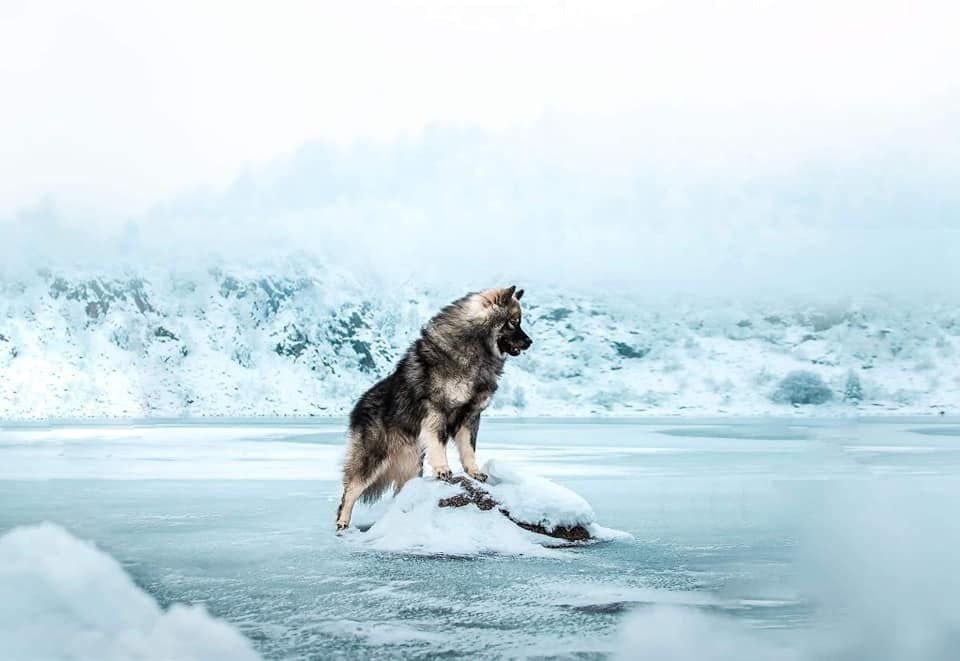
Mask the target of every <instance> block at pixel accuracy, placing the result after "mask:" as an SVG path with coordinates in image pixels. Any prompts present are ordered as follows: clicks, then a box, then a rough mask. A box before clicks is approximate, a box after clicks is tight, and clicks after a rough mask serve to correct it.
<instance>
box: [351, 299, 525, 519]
mask: <svg viewBox="0 0 960 661" xmlns="http://www.w3.org/2000/svg"><path fill="white" fill-rule="evenodd" d="M522 296H523V290H522V289H521V290H519V291H517V289H516V287H508V288H504V289H488V290H486V291H482V292H478V293H473V294H468V295H467V296H464V297H463V298H461V299H460V300H458V301H454V302H453V303H451V304H450V305H448V306H447V307H445V308H444V309H443V310H441V311H440V313H439V314H438V315H437V316H435V317H434V318H433V319H431V320H430V322H429V323H427V325H426V326H425V327H424V328H423V330H422V332H421V334H420V337H419V338H418V339H417V340H416V342H414V343H413V345H412V346H411V347H410V348H409V349H407V352H406V353H405V354H404V356H403V358H401V359H400V362H399V363H398V364H397V367H396V369H395V370H394V371H393V373H392V374H390V375H389V376H387V377H386V378H385V379H383V380H382V381H380V382H378V383H377V384H376V385H374V386H373V387H372V388H370V390H368V391H367V392H366V393H364V394H363V396H362V397H361V398H360V400H359V401H358V402H357V404H356V406H355V407H354V409H353V412H352V413H351V414H350V433H349V438H348V441H347V443H348V445H347V456H346V461H345V463H344V467H343V497H342V498H341V500H340V509H339V510H338V511H337V529H338V530H342V529H344V528H346V527H347V526H349V525H350V516H351V513H352V511H353V506H354V504H355V503H356V502H357V500H358V499H360V498H362V499H363V500H364V501H365V502H367V501H372V500H376V499H377V498H379V497H380V496H381V495H382V494H383V492H384V491H386V490H387V489H388V488H390V487H391V486H392V487H393V489H394V490H397V491H398V490H399V489H400V488H401V487H402V486H403V485H404V484H405V483H406V482H407V480H409V479H411V478H413V477H415V476H418V475H423V457H424V454H426V457H427V460H428V461H429V462H430V465H431V466H432V468H433V472H434V475H435V476H436V477H438V478H440V479H447V478H449V477H450V475H451V473H450V468H449V466H448V465H447V441H448V440H449V439H450V438H453V439H454V443H455V444H456V446H457V451H458V452H459V454H460V463H461V464H462V465H463V469H464V470H465V471H466V472H467V473H469V474H470V475H471V476H472V477H474V478H477V479H479V480H485V479H486V477H487V476H486V475H484V474H483V473H482V472H480V469H479V468H478V467H477V460H476V456H475V450H476V446H477V429H478V428H479V426H480V414H481V413H482V412H483V410H484V409H485V408H486V407H487V405H488V404H489V403H490V399H491V397H492V396H493V393H494V391H496V389H497V379H498V378H499V376H500V374H501V373H502V372H503V365H504V362H505V361H506V357H507V355H512V356H518V355H520V352H521V351H523V350H525V349H527V348H529V347H530V345H531V343H532V340H531V339H530V338H529V337H528V336H527V334H526V333H524V332H523V330H522V329H521V328H520V323H521V309H520V298H521V297H522Z"/></svg>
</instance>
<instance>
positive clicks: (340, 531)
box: [337, 521, 350, 535]
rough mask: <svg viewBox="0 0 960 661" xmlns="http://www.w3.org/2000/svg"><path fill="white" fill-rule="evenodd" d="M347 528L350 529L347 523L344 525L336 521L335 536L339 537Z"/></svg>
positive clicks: (342, 522)
mask: <svg viewBox="0 0 960 661" xmlns="http://www.w3.org/2000/svg"><path fill="white" fill-rule="evenodd" d="M349 527H350V524H349V523H346V522H344V521H337V534H338V535H339V534H340V533H342V532H343V531H344V530H346V529H347V528H349Z"/></svg>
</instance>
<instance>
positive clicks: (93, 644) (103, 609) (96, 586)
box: [0, 523, 260, 661]
mask: <svg viewBox="0 0 960 661" xmlns="http://www.w3.org/2000/svg"><path fill="white" fill-rule="evenodd" d="M0 657H2V658H5V659H34V660H41V659H98V660H100V661H110V660H113V659H117V660H120V659H123V660H138V661H139V660H143V661H148V660H151V659H156V660H158V661H159V660H166V659H179V660H183V661H189V660H193V659H196V660H197V661H209V660H217V659H223V660H230V661H246V660H248V659H249V660H253V659H259V658H260V657H259V655H258V654H257V653H256V652H255V651H254V650H253V647H252V646H251V645H250V642H249V641H248V640H247V639H246V638H244V637H243V636H242V635H241V634H240V633H239V632H238V631H237V630H236V629H234V628H233V627H232V626H230V625H228V624H226V623H225V622H222V621H220V620H217V619H215V618H213V617H211V616H210V615H208V614H207V612H206V610H205V609H204V608H203V607H202V606H184V605H180V604H177V605H174V606H172V607H171V608H170V609H169V610H167V611H163V610H161V608H160V607H159V606H158V605H157V603H156V602H155V601H154V600H153V598H152V597H150V596H149V595H147V594H146V593H145V592H144V591H143V590H141V589H140V588H138V587H137V586H136V585H135V584H134V582H133V581H132V580H131V579H130V577H129V576H128V575H127V574H126V573H125V572H124V570H123V569H122V567H121V566H120V564H119V563H118V562H117V561H116V560H114V559H113V558H112V557H110V556H109V555H107V554H106V553H104V552H103V551H100V550H98V549H97V548H96V547H95V546H94V545H93V544H91V543H89V542H84V541H81V540H79V539H77V538H76V537H74V536H72V535H71V534H70V533H68V532H67V531H66V530H64V529H63V528H61V527H60V526H57V525H54V524H49V523H45V524H41V525H36V526H28V527H20V528H15V529H13V530H11V531H9V532H7V533H5V534H4V535H2V536H0Z"/></svg>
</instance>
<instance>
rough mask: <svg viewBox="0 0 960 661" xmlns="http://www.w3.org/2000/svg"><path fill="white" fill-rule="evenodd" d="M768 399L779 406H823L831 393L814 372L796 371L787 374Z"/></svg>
mask: <svg viewBox="0 0 960 661" xmlns="http://www.w3.org/2000/svg"><path fill="white" fill-rule="evenodd" d="M770 398H771V399H772V400H773V401H775V402H777V403H779V404H824V403H826V402H829V401H830V400H831V399H833V391H832V390H830V387H829V386H828V385H827V384H826V383H824V381H823V379H822V378H821V377H820V375H819V374H817V373H816V372H809V371H807V370H796V371H794V372H790V373H789V374H787V375H786V376H785V377H784V378H783V380H782V381H781V382H780V383H779V384H778V385H777V389H776V390H774V391H773V394H772V395H771V396H770Z"/></svg>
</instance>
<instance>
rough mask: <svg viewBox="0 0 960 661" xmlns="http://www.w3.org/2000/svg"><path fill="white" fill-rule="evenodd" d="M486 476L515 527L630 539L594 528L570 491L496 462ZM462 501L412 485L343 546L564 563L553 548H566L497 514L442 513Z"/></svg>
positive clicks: (469, 509)
mask: <svg viewBox="0 0 960 661" xmlns="http://www.w3.org/2000/svg"><path fill="white" fill-rule="evenodd" d="M484 470H485V471H486V472H487V473H488V474H489V475H490V485H489V491H490V494H491V495H492V496H493V497H494V499H497V500H500V498H504V500H503V501H502V502H503V503H504V505H505V506H506V505H507V504H508V503H509V507H508V509H509V511H510V514H511V516H512V517H514V518H515V519H517V520H522V521H525V522H530V523H539V522H546V523H549V524H550V526H549V529H551V530H552V529H553V528H555V527H556V526H561V525H562V526H576V525H582V526H584V527H586V528H587V529H588V530H589V531H590V532H591V534H593V535H594V536H595V537H596V538H597V539H598V540H603V541H606V540H612V539H623V538H628V537H629V535H627V534H626V533H622V532H620V531H616V530H612V529H609V528H604V527H602V526H599V525H597V524H596V521H595V520H596V515H595V514H594V512H593V508H592V507H590V504H589V503H587V501H585V500H584V499H583V498H581V497H580V496H579V495H577V494H576V493H574V492H573V491H570V490H569V489H567V488H566V487H562V486H560V485H559V484H556V483H555V482H551V481H550V480H547V479H545V478H542V477H537V476H535V475H528V474H526V473H523V472H521V471H519V470H517V469H515V468H512V467H511V466H509V465H507V464H505V463H504V462H502V461H495V460H491V461H489V462H487V464H486V466H485V467H484ZM457 493H460V488H459V487H458V486H456V485H452V484H448V483H446V482H441V481H438V480H435V479H433V478H416V479H413V480H410V481H409V482H407V484H406V485H404V487H403V489H402V490H401V491H400V493H398V494H397V496H396V497H395V498H394V499H393V500H392V501H391V502H390V503H389V504H388V505H387V506H386V507H385V509H384V511H383V514H382V515H381V516H380V518H379V519H378V520H377V521H376V522H375V523H374V524H373V525H372V526H371V527H370V528H369V529H368V530H367V531H365V532H360V531H359V530H358V529H356V528H351V529H350V530H349V531H347V532H346V533H345V538H346V539H347V540H349V541H350V542H352V543H355V544H357V545H358V546H361V547H364V548H368V549H373V550H377V551H388V552H393V553H409V554H414V555H449V556H473V555H482V554H491V553H496V554H502V555H522V556H542V557H563V555H564V554H563V552H562V551H560V550H558V549H556V548H553V547H557V546H559V545H562V544H563V543H564V542H563V540H559V539H555V538H553V537H548V536H545V535H539V534H536V533H533V532H530V531H527V530H524V529H523V528H520V527H519V526H517V525H516V524H514V523H513V522H511V521H510V520H509V519H507V518H506V517H505V516H503V515H502V514H501V513H500V512H498V511H497V510H496V509H494V510H488V511H481V510H480V509H479V508H477V507H476V506H475V505H472V504H471V505H466V506H464V507H438V506H437V503H438V502H439V501H440V500H441V499H443V498H448V497H450V496H453V495H456V494H457ZM546 523H545V524H544V527H548V526H547V525H546Z"/></svg>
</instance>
